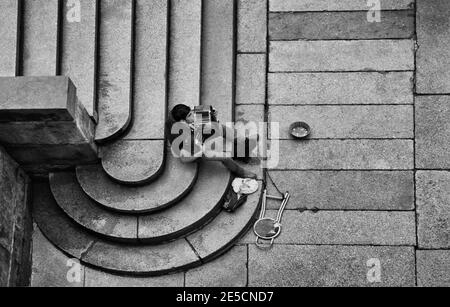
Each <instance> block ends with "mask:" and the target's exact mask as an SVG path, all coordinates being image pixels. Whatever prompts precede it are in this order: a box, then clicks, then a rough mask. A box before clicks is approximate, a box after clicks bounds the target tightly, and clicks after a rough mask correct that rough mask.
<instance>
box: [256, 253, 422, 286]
mask: <svg viewBox="0 0 450 307" xmlns="http://www.w3.org/2000/svg"><path fill="white" fill-rule="evenodd" d="M372 259H378V260H379V261H380V264H381V276H380V277H381V279H380V281H381V282H379V283H377V282H373V281H374V280H373V279H368V276H372V277H373V276H374V275H373V274H370V273H371V272H370V270H371V268H373V265H371V263H372V262H370V261H371V260H372ZM372 261H373V260H372ZM368 264H369V265H368ZM371 281H372V282H371ZM414 285H415V259H414V249H413V248H410V247H365V246H361V247H354V246H285V245H277V246H275V247H274V248H273V249H272V250H270V251H261V250H259V249H257V248H256V247H255V246H250V251H249V286H251V287H255V286H258V287H259V286H262V287H274V286H277V287H280V286H284V287H324V286H325V287H338V286H339V287H345V286H364V287H369V286H373V287H376V286H378V287H394V286H405V287H413V286H414Z"/></svg>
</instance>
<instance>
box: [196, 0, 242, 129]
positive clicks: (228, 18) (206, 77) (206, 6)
mask: <svg viewBox="0 0 450 307" xmlns="http://www.w3.org/2000/svg"><path fill="white" fill-rule="evenodd" d="M235 4H236V1H234V0H208V1H204V2H203V16H204V17H205V18H204V19H203V34H202V89H201V103H202V104H203V105H211V106H214V107H215V108H216V110H217V112H218V113H219V118H220V121H221V122H223V123H231V122H232V119H233V114H232V109H233V102H234V85H233V84H234V66H235V64H234V63H235V56H234V53H235V50H234V48H235V44H234V32H235V28H234V12H235V9H236V8H235Z"/></svg>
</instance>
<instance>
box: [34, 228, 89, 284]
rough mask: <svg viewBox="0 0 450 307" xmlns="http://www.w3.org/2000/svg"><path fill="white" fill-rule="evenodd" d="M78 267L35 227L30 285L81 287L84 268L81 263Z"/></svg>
mask: <svg viewBox="0 0 450 307" xmlns="http://www.w3.org/2000/svg"><path fill="white" fill-rule="evenodd" d="M68 264H69V265H70V266H69V265H68ZM78 268H79V269H78ZM78 268H77V267H76V266H74V263H71V262H70V258H69V257H67V256H66V255H64V254H63V253H62V252H61V251H59V250H58V249H57V248H56V247H55V246H53V244H52V243H50V242H49V241H48V240H47V239H46V238H45V237H44V235H43V234H42V232H41V231H40V230H39V229H38V228H37V227H35V230H34V233H33V269H32V274H31V287H40V288H42V287H43V288H47V287H51V288H53V287H83V285H84V275H85V268H84V266H83V265H81V264H79V265H78ZM70 270H73V272H72V273H73V274H70V272H69V271H70ZM68 277H71V279H68ZM78 278H79V279H78Z"/></svg>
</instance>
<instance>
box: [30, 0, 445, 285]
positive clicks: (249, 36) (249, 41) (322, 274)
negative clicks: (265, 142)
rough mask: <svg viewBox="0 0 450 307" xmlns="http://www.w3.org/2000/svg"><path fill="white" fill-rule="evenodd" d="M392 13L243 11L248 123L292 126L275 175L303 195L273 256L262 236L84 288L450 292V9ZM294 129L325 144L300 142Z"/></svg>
mask: <svg viewBox="0 0 450 307" xmlns="http://www.w3.org/2000/svg"><path fill="white" fill-rule="evenodd" d="M381 8H382V9H383V11H381V14H380V16H379V17H380V20H379V21H380V22H373V23H370V22H368V15H369V17H377V16H376V13H374V12H371V11H368V9H369V8H368V7H367V1H365V0H352V1H349V0H348V1H342V0H341V1H338V0H320V1H319V0H239V10H238V12H239V18H238V20H239V31H238V32H239V38H238V51H239V55H238V58H237V80H236V82H237V93H236V95H237V96H236V99H237V104H238V106H237V108H236V118H237V120H242V121H246V120H258V121H260V120H261V119H264V118H267V119H269V120H271V121H277V122H280V124H281V130H280V135H279V139H280V143H279V149H280V162H279V164H278V166H276V167H274V168H273V169H272V170H270V171H269V172H270V174H271V176H272V177H273V178H274V180H275V182H276V184H277V185H278V186H279V187H280V188H281V189H286V190H289V191H290V192H291V193H292V194H293V196H292V200H291V202H290V204H289V206H288V210H287V212H286V213H285V216H284V223H283V224H284V229H283V233H282V235H281V236H280V238H279V239H278V240H277V242H276V245H275V247H274V248H273V249H272V250H270V251H261V250H258V249H257V248H256V247H255V245H254V240H255V238H254V235H253V234H249V235H248V236H247V237H246V238H244V239H243V240H242V241H241V242H240V244H239V245H238V246H236V247H235V248H234V249H233V250H232V251H231V252H230V253H228V254H227V255H226V256H224V257H222V258H220V259H219V260H217V261H215V262H212V263H210V264H207V265H205V266H203V267H201V268H199V269H196V270H192V271H188V272H185V273H180V274H175V275H171V276H166V277H162V278H142V279H127V278H124V277H115V276H112V275H108V274H104V273H99V272H97V271H93V270H91V269H89V268H83V274H82V278H81V279H80V282H79V283H76V282H75V283H72V284H71V285H75V286H83V285H86V286H91V285H97V286H98V285H108V286H111V285H121V286H123V285H139V286H142V285H145V286H415V285H418V286H450V192H449V191H450V173H449V172H448V170H450V155H449V149H450V145H449V144H450V122H449V121H448V118H449V117H450V98H449V95H450V78H449V77H450V60H449V58H448V56H447V54H446V53H447V52H448V49H449V47H450V33H449V32H450V20H449V18H448V16H450V2H449V1H447V0H401V1H399V0H395V1H394V0H392V1H391V0H381ZM372 14H375V15H372ZM267 29H268V31H267ZM293 121H306V122H308V123H309V124H310V125H311V126H312V129H313V134H312V136H311V140H309V141H306V142H297V141H293V140H291V139H290V138H289V136H288V134H287V128H288V126H289V124H290V123H291V122H293ZM269 137H274V136H273V135H272V134H269ZM260 176H262V174H260ZM269 189H270V191H271V193H274V189H273V187H272V186H269ZM269 208H270V209H271V210H270V211H269V213H268V214H269V215H272V216H273V215H275V214H276V211H275V210H276V209H277V204H276V203H270V204H269ZM35 242H39V244H37V246H41V248H42V249H43V254H44V255H45V253H52V252H55V253H56V251H52V246H51V245H48V246H45V239H44V238H43V237H42V236H39V235H37V237H36V238H35ZM52 257H53V258H54V257H55V256H52ZM61 257H62V256H61ZM43 258H45V257H43ZM35 261H36V263H35V267H36V268H39V267H44V265H39V261H40V260H39V259H38V260H35ZM42 261H43V263H45V259H42ZM65 264H66V259H64V258H62V259H61V267H62V268H63V269H64V270H66V266H65ZM46 274H51V275H52V276H48V275H47V276H46V277H47V278H48V279H49V280H50V279H52V278H53V280H54V279H55V278H54V276H63V277H65V273H64V274H63V273H61V272H48V271H47V272H46ZM35 275H36V276H38V275H39V274H35ZM50 277H52V278H50ZM41 284H42V283H41ZM61 285H67V281H66V280H65V278H63V279H62V280H61Z"/></svg>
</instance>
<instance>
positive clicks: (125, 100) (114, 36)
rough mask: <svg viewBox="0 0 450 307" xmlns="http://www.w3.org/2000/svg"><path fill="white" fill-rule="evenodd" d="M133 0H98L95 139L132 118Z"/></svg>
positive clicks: (111, 134)
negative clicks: (98, 27) (96, 119)
mask: <svg viewBox="0 0 450 307" xmlns="http://www.w3.org/2000/svg"><path fill="white" fill-rule="evenodd" d="M134 6H135V1H134V0H123V1H116V0H101V1H100V31H99V37H100V40H99V41H100V43H99V54H101V56H100V57H99V58H100V60H99V72H98V76H99V80H98V116H99V119H98V125H97V129H96V132H95V140H96V141H97V142H100V143H105V142H108V141H111V140H112V139H114V138H116V137H118V136H119V135H121V134H122V133H124V132H125V131H126V129H127V128H128V126H129V124H130V122H131V106H132V82H131V80H132V78H131V71H132V67H133V65H132V63H133V48H132V47H133V37H134V36H133V19H134Z"/></svg>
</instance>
